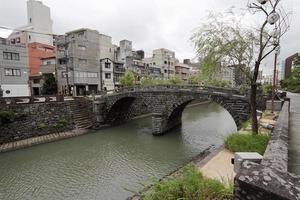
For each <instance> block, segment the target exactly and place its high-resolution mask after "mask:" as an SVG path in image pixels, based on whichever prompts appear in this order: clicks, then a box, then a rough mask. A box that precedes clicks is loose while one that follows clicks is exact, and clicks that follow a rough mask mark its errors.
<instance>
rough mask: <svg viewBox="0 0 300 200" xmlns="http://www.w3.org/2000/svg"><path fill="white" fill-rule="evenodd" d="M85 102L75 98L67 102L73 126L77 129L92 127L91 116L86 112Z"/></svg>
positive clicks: (86, 105)
mask: <svg viewBox="0 0 300 200" xmlns="http://www.w3.org/2000/svg"><path fill="white" fill-rule="evenodd" d="M87 103H88V102H87V100H85V99H82V98H76V99H75V100H74V101H70V102H69V106H70V108H71V111H72V116H73V119H74V121H75V124H76V126H77V127H79V128H83V129H88V128H91V127H92V126H93V122H92V118H91V116H92V114H91V113H90V112H89V110H88V104H87Z"/></svg>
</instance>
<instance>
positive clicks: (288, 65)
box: [284, 53, 298, 79]
mask: <svg viewBox="0 0 300 200" xmlns="http://www.w3.org/2000/svg"><path fill="white" fill-rule="evenodd" d="M297 56H298V53H296V54H294V55H292V56H290V57H288V58H287V59H285V66H284V68H285V71H284V78H285V79H286V78H288V76H289V75H290V74H291V72H292V66H293V62H294V59H295V58H296V57H297Z"/></svg>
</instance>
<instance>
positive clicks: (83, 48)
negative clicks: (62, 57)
mask: <svg viewBox="0 0 300 200" xmlns="http://www.w3.org/2000/svg"><path fill="white" fill-rule="evenodd" d="M78 49H80V50H83V51H84V50H86V46H84V45H78Z"/></svg>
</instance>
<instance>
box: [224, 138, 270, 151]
mask: <svg viewBox="0 0 300 200" xmlns="http://www.w3.org/2000/svg"><path fill="white" fill-rule="evenodd" d="M268 142H269V136H268V135H267V134H252V133H245V134H244V133H241V134H239V133H235V134H232V135H229V136H228V137H227V138H226V139H225V148H226V149H228V150H229V151H231V152H257V153H259V154H261V155H264V152H265V150H266V148H267V145H268Z"/></svg>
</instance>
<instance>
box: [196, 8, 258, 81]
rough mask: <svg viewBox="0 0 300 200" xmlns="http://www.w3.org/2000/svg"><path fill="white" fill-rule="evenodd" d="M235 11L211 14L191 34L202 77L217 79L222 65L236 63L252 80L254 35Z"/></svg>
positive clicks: (235, 65)
mask: <svg viewBox="0 0 300 200" xmlns="http://www.w3.org/2000/svg"><path fill="white" fill-rule="evenodd" d="M241 27H242V25H241V23H240V21H238V20H236V17H235V15H234V12H233V11H230V12H228V13H227V14H221V13H219V14H215V13H210V14H209V15H208V16H207V20H205V22H204V23H203V24H202V25H201V26H200V28H199V29H198V30H197V31H196V32H195V33H194V34H193V35H192V37H191V40H192V41H193V42H194V44H195V48H196V52H197V55H198V56H199V59H200V60H201V72H202V76H201V78H202V79H203V80H205V79H206V80H211V79H215V75H216V73H217V72H220V71H221V70H222V69H221V68H222V67H229V66H231V67H232V66H234V67H236V68H238V69H239V70H240V71H242V72H243V74H244V75H245V78H246V79H248V80H250V73H249V72H250V70H247V68H249V66H250V64H251V63H253V52H254V51H253V42H254V34H253V31H252V30H251V29H246V28H244V29H243V28H241Z"/></svg>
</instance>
